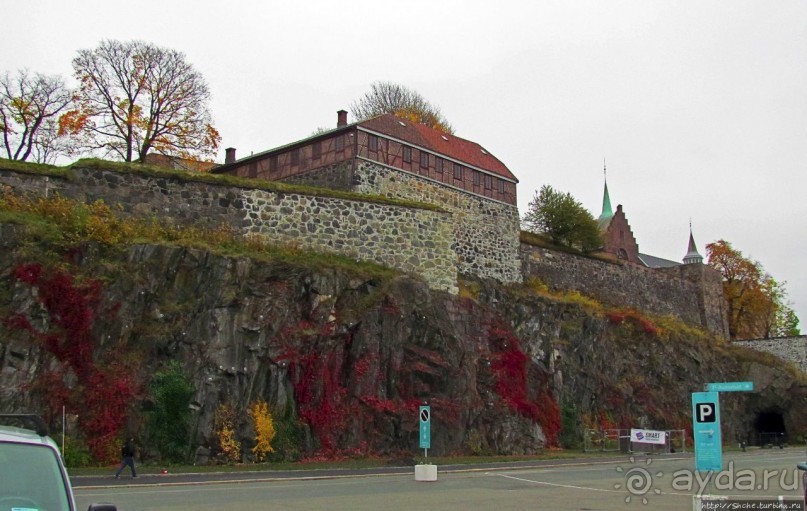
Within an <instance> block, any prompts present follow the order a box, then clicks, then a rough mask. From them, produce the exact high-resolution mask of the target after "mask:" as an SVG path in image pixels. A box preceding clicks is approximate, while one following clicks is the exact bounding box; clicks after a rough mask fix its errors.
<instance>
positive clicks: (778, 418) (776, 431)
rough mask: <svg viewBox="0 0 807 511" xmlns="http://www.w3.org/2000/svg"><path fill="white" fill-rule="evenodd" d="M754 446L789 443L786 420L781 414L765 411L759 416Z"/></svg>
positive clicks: (756, 422)
mask: <svg viewBox="0 0 807 511" xmlns="http://www.w3.org/2000/svg"><path fill="white" fill-rule="evenodd" d="M754 435H755V437H756V438H755V439H754V440H753V442H754V444H756V445H759V446H763V447H764V446H775V445H781V444H783V443H784V442H787V430H786V429H785V420H784V418H783V417H782V413H781V412H776V411H765V412H760V413H758V414H757V418H756V420H755V421H754Z"/></svg>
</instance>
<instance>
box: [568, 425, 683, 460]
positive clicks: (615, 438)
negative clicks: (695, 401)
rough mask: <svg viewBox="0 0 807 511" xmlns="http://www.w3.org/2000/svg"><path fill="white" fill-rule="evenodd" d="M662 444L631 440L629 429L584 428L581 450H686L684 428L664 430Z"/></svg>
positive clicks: (650, 452)
mask: <svg viewBox="0 0 807 511" xmlns="http://www.w3.org/2000/svg"><path fill="white" fill-rule="evenodd" d="M664 433H665V439H664V443H663V444H649V443H639V442H631V437H630V429H586V430H585V431H584V433H583V435H584V438H583V450H584V451H586V452H588V451H600V452H624V453H632V452H642V453H646V454H670V453H675V452H687V443H686V442H687V436H686V430H683V429H670V430H665V431H664Z"/></svg>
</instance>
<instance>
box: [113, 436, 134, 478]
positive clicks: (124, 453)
mask: <svg viewBox="0 0 807 511" xmlns="http://www.w3.org/2000/svg"><path fill="white" fill-rule="evenodd" d="M120 454H121V457H122V458H123V461H122V462H121V464H120V468H118V471H117V472H115V479H118V478H119V477H120V473H121V471H122V470H123V469H124V468H125V467H127V466H128V467H129V468H130V469H131V470H132V477H133V478H135V477H137V471H136V470H135V462H134V455H135V447H134V438H131V437H130V438H128V439H127V440H126V442H124V444H123V447H121V450H120Z"/></svg>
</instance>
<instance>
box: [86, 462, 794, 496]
mask: <svg viewBox="0 0 807 511" xmlns="http://www.w3.org/2000/svg"><path fill="white" fill-rule="evenodd" d="M802 461H805V452H804V450H803V449H801V448H798V449H796V448H791V449H784V450H779V449H774V450H757V451H752V452H749V453H729V454H726V455H725V456H724V462H725V470H724V471H723V472H720V473H718V474H714V475H713V477H712V478H711V479H710V480H708V481H704V480H703V477H704V476H703V475H702V474H698V473H696V472H694V471H693V470H692V468H693V464H694V463H693V459H692V458H691V456H676V455H672V456H656V457H652V458H647V457H644V456H637V457H635V458H633V459H632V460H631V459H630V458H629V457H627V456H622V457H617V458H613V459H607V460H604V459H587V460H575V461H569V460H564V461H542V462H528V463H509V464H493V465H480V466H473V467H470V466H467V465H463V466H440V467H438V481H437V482H416V481H415V480H414V469H413V468H412V467H402V468H388V469H372V470H360V471H356V470H327V471H307V472H263V473H236V474H233V473H227V474H204V475H202V474H196V475H168V476H163V475H160V476H156V475H155V476H142V477H140V478H138V479H129V478H121V479H120V480H114V479H112V478H111V477H109V478H105V479H101V478H84V477H82V478H76V479H74V485H75V493H76V498H77V502H78V504H79V506H78V507H79V509H80V510H81V509H86V508H87V506H88V505H89V504H90V503H91V502H112V503H115V504H117V506H118V509H119V510H122V511H148V510H164V511H184V510H194V511H207V510H210V511H213V510H216V511H220V510H223V509H225V510H236V509H237V510H240V509H249V510H300V511H302V510H322V509H334V510H356V511H362V510H378V509H381V510H384V511H395V510H407V511H411V510H420V509H424V510H431V509H435V510H449V511H451V510H462V511H468V510H476V509H482V510H486V509H490V510H496V511H505V510H510V509H513V510H516V509H517V510H525V509H547V510H558V511H562V510H574V511H583V510H585V511H614V510H626V509H652V510H654V511H655V510H659V511H682V510H690V509H694V508H693V495H699V494H720V495H724V496H730V497H731V498H733V499H735V500H736V499H762V498H767V499H770V498H774V499H775V498H777V497H779V496H782V497H784V498H786V499H796V500H799V502H800V499H801V497H802V495H803V487H802V485H801V484H800V483H801V477H802V472H800V471H798V470H796V468H795V466H796V463H799V462H802ZM699 477H700V478H699ZM790 509H793V507H791V508H790Z"/></svg>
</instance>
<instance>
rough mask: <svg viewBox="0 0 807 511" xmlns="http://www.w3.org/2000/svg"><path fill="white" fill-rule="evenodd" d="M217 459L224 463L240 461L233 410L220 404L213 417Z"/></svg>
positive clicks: (239, 447)
mask: <svg viewBox="0 0 807 511" xmlns="http://www.w3.org/2000/svg"><path fill="white" fill-rule="evenodd" d="M213 423H214V429H215V434H216V440H217V441H218V446H217V447H218V454H219V457H220V458H221V459H222V460H223V461H224V462H226V463H231V464H234V463H238V462H239V461H241V443H240V442H239V441H238V439H237V438H236V437H235V410H234V409H233V407H232V406H230V405H228V404H225V403H221V404H219V406H218V408H216V413H215V414H214V416H213Z"/></svg>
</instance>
